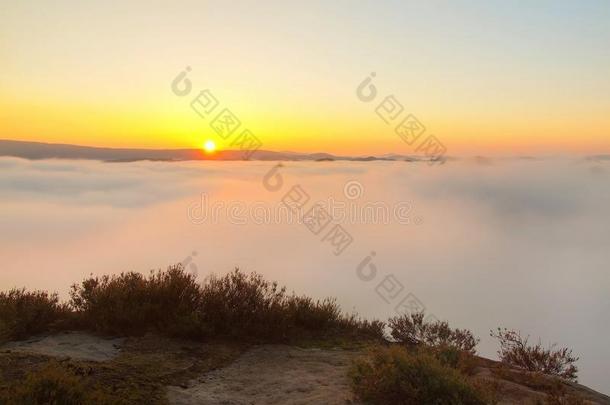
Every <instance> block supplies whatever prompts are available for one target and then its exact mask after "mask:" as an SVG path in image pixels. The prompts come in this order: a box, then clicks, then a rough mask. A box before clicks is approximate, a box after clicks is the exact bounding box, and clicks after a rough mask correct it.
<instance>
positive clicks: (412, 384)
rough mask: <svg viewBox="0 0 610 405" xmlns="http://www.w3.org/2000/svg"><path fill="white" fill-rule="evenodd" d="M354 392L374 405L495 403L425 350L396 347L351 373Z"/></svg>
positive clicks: (377, 353)
mask: <svg viewBox="0 0 610 405" xmlns="http://www.w3.org/2000/svg"><path fill="white" fill-rule="evenodd" d="M350 376H351V379H352V387H353V389H354V392H355V393H356V394H357V395H358V396H359V397H360V398H361V399H362V400H364V401H367V402H369V403H371V404H404V405H415V404H439V405H441V404H462V405H483V404H487V403H490V402H492V401H491V398H490V395H489V394H488V393H487V391H486V390H485V389H484V388H482V387H478V386H476V385H475V384H474V383H473V382H471V381H470V380H469V379H468V378H467V377H466V376H465V375H464V374H462V373H460V372H459V371H458V370H456V369H454V368H452V367H450V366H449V365H446V364H443V363H442V362H441V361H440V360H439V359H438V358H436V357H435V356H433V355H432V354H430V353H428V352H426V351H423V350H409V349H407V348H405V347H399V346H393V347H390V348H379V349H377V350H375V351H374V352H373V354H372V356H371V357H370V358H367V359H362V360H359V361H357V362H355V364H354V366H353V368H352V370H351V371H350Z"/></svg>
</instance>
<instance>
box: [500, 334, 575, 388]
mask: <svg viewBox="0 0 610 405" xmlns="http://www.w3.org/2000/svg"><path fill="white" fill-rule="evenodd" d="M490 335H491V336H492V337H494V338H496V339H498V340H499V341H500V350H499V351H498V355H499V356H500V359H501V360H502V362H504V363H506V364H509V365H511V366H515V367H519V368H522V369H525V370H528V371H536V372H540V373H543V374H549V375H554V376H558V377H561V378H565V379H567V380H570V381H574V382H576V381H577V374H578V368H577V367H576V365H575V364H574V363H575V362H577V361H578V357H574V356H573V355H572V350H570V349H568V348H560V349H556V348H555V345H552V346H550V347H548V348H544V347H543V346H542V343H541V342H540V341H539V342H538V343H537V344H536V345H533V346H532V345H530V344H529V342H528V339H529V337H525V338H524V337H522V336H521V333H520V332H515V331H512V330H508V329H506V328H504V329H501V328H498V330H497V332H495V333H494V332H493V331H492V332H491V333H490Z"/></svg>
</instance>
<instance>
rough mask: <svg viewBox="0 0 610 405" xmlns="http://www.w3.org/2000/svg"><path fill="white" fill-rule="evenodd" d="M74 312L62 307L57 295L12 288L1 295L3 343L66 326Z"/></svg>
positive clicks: (0, 330)
mask: <svg viewBox="0 0 610 405" xmlns="http://www.w3.org/2000/svg"><path fill="white" fill-rule="evenodd" d="M69 319H70V310H69V308H68V306H67V305H66V304H60V303H59V299H58V298H57V295H56V294H48V293H46V292H43V291H33V292H27V291H25V290H18V289H12V290H10V291H9V292H7V293H5V292H0V343H1V342H2V341H7V340H15V339H23V338H26V337H28V336H31V335H35V334H38V333H42V332H45V331H48V330H51V329H53V328H55V327H60V326H61V325H60V324H61V323H62V322H63V323H64V326H67V325H66V322H67V321H69Z"/></svg>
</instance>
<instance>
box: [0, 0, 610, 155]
mask: <svg viewBox="0 0 610 405" xmlns="http://www.w3.org/2000/svg"><path fill="white" fill-rule="evenodd" d="M124 3H125V2H118V1H117V2H115V1H89V2H81V1H75V0H74V1H72V0H60V1H54V2H52V3H49V2H42V1H27V2H15V1H8V0H0V62H1V67H0V138H5V139H20V140H35V141H44V142H62V143H75V144H83V145H99V146H115V147H155V148H157V147H167V148H178V147H197V146H199V145H201V144H202V142H203V141H204V140H206V139H208V138H211V139H215V140H216V141H217V142H218V143H219V146H220V147H228V145H226V144H224V145H223V141H222V140H221V139H220V138H218V137H217V136H215V134H214V133H213V131H212V130H211V129H210V127H209V125H208V122H209V121H205V120H202V119H201V118H199V117H198V116H197V115H196V114H195V113H194V112H193V111H192V110H191V108H190V107H189V100H188V99H189V97H185V98H179V97H177V96H175V95H174V94H173V93H172V92H171V89H170V83H171V81H172V80H173V78H174V77H175V76H176V75H177V74H178V73H179V72H180V71H181V70H182V69H184V67H185V66H187V65H188V66H191V67H192V69H193V70H192V72H191V75H190V78H191V80H192V82H193V85H194V88H195V89H196V90H201V89H205V88H209V89H211V90H212V92H213V93H214V94H215V95H216V96H217V98H218V99H219V101H220V102H221V106H223V107H228V108H230V109H231V110H232V111H234V112H235V114H236V115H237V116H238V117H239V118H240V119H241V121H242V122H243V125H244V127H247V128H249V129H250V130H252V131H253V132H254V133H255V134H256V135H257V136H258V137H259V138H260V139H261V141H262V142H263V144H264V146H263V148H264V149H272V150H296V151H328V152H333V153H355V154H367V153H410V152H412V150H413V148H412V147H410V146H408V145H406V144H404V143H403V142H402V141H401V140H400V138H398V137H397V136H396V135H395V134H394V133H393V131H392V128H391V127H389V126H387V125H385V124H384V123H383V122H382V121H381V120H380V119H379V118H378V117H377V116H376V115H375V113H374V108H375V106H374V105H373V104H365V103H362V102H361V101H359V100H358V98H357V97H356V95H355V89H356V87H357V86H358V85H359V83H360V82H361V81H362V80H363V79H364V78H365V77H366V76H367V75H368V74H369V73H370V72H373V71H374V72H376V73H377V77H376V79H375V80H376V81H375V84H376V86H377V88H378V89H379V93H380V96H386V95H390V94H393V95H395V96H396V98H397V99H398V100H399V101H400V102H401V103H402V104H403V105H404V106H405V108H406V110H407V111H408V112H411V113H413V114H415V115H416V116H417V117H418V118H419V119H420V120H421V121H422V122H423V123H424V125H426V127H427V129H428V133H432V134H434V135H436V136H437V137H438V138H439V139H440V140H441V141H442V142H443V143H444V144H445V145H446V146H447V149H448V153H449V154H454V155H460V154H555V153H578V154H580V153H608V152H610V114H609V112H610V24H608V21H610V2H608V1H578V2H576V1H573V2H567V1H537V2H529V1H474V0H473V1H452V2H448V1H431V2H426V4H419V3H420V2H415V1H390V0H388V1H347V0H344V1H335V2H333V4H325V3H326V2H323V1H307V2H305V1H301V2H295V1H275V0H273V1H265V2H260V1H231V2H230V3H229V2H220V1H202V0H198V1H182V2H180V1H172V2H169V1H167V2H161V1H152V2H151V1H140V0H138V1H130V2H128V3H129V4H124Z"/></svg>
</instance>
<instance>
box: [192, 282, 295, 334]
mask: <svg viewBox="0 0 610 405" xmlns="http://www.w3.org/2000/svg"><path fill="white" fill-rule="evenodd" d="M285 300H286V290H285V288H280V287H278V285H277V283H271V282H268V281H266V280H264V279H263V278H262V276H260V275H258V274H255V273H252V274H250V275H246V274H244V273H242V272H240V271H239V270H235V271H234V272H232V273H230V274H228V275H226V276H224V277H217V276H211V277H209V278H208V279H207V280H206V283H205V284H204V286H203V288H202V294H201V306H200V308H199V312H198V313H199V316H200V319H201V322H202V323H203V325H204V328H205V331H206V333H207V334H209V335H213V336H218V335H223V336H229V337H238V336H249V337H252V338H269V339H273V338H281V337H282V336H284V335H285V332H286V330H287V326H288V325H287V317H286V313H285V312H286V311H285Z"/></svg>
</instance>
